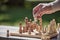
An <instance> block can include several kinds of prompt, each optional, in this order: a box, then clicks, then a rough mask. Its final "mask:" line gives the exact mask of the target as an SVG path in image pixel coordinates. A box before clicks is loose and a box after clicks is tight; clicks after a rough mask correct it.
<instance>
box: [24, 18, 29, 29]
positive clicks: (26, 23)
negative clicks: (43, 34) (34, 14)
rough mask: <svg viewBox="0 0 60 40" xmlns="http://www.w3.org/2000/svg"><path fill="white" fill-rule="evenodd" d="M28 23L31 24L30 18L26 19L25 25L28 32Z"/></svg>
mask: <svg viewBox="0 0 60 40" xmlns="http://www.w3.org/2000/svg"><path fill="white" fill-rule="evenodd" d="M28 22H29V20H28V17H25V25H26V29H27V30H28Z"/></svg>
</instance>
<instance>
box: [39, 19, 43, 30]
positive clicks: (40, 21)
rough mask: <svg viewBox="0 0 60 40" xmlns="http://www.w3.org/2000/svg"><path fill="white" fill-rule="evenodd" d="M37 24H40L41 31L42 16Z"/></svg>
mask: <svg viewBox="0 0 60 40" xmlns="http://www.w3.org/2000/svg"><path fill="white" fill-rule="evenodd" d="M39 24H40V31H42V29H43V27H42V18H39Z"/></svg>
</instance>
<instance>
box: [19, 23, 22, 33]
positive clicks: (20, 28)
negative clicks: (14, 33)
mask: <svg viewBox="0 0 60 40" xmlns="http://www.w3.org/2000/svg"><path fill="white" fill-rule="evenodd" d="M19 33H20V34H22V23H20V24H19Z"/></svg>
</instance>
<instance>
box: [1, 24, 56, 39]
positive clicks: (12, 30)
mask: <svg viewBox="0 0 60 40" xmlns="http://www.w3.org/2000/svg"><path fill="white" fill-rule="evenodd" d="M8 29H9V32H10V33H17V32H18V29H19V28H18V27H16V26H3V25H0V38H1V39H7V38H8V39H9V38H11V39H16V40H18V39H24V40H41V39H37V38H29V37H18V36H9V37H7V36H6V35H7V34H6V32H7V30H8ZM9 40H10V39H9ZM51 40H57V37H54V38H52V39H51Z"/></svg>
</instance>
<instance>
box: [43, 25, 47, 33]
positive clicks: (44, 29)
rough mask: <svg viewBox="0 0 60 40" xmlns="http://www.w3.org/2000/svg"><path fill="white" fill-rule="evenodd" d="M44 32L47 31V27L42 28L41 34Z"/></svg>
mask: <svg viewBox="0 0 60 40" xmlns="http://www.w3.org/2000/svg"><path fill="white" fill-rule="evenodd" d="M46 30H47V27H46V25H45V26H44V28H43V32H44V33H46Z"/></svg>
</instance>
